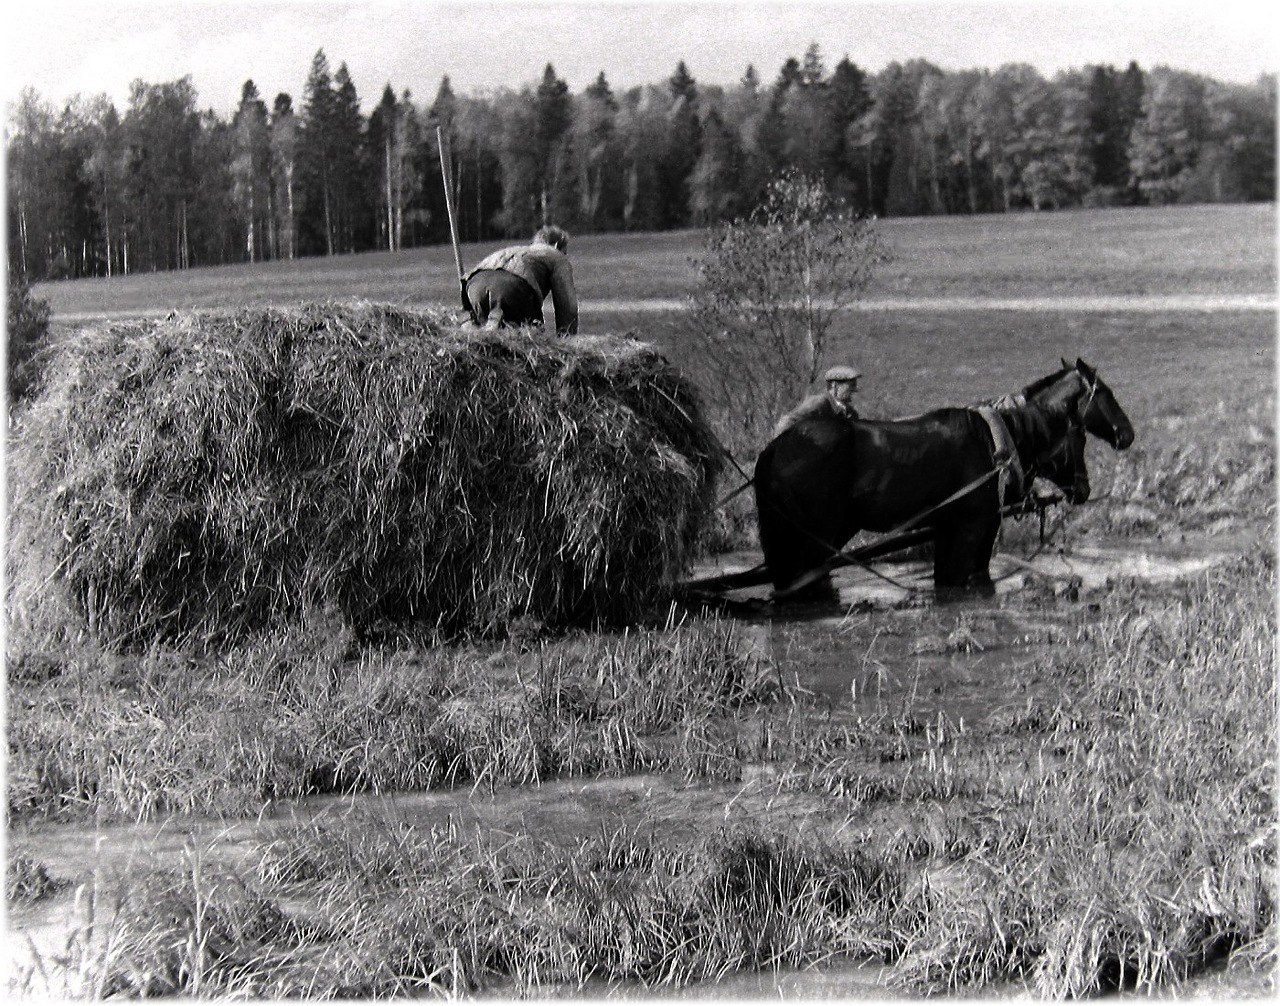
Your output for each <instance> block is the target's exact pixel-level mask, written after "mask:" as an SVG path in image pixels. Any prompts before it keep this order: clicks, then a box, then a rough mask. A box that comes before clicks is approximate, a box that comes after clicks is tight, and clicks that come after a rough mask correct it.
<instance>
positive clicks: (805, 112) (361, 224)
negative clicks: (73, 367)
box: [6, 44, 1276, 281]
mask: <svg viewBox="0 0 1280 1006" xmlns="http://www.w3.org/2000/svg"><path fill="white" fill-rule="evenodd" d="M828 66H829V61H828V60H827V59H826V58H825V56H824V54H823V53H822V51H821V50H820V48H819V47H818V46H817V45H816V44H812V45H810V46H808V47H807V49H806V50H805V51H804V52H803V53H802V54H800V55H799V56H791V57H788V58H786V59H785V60H784V61H783V62H782V64H781V66H780V68H779V69H778V72H777V73H776V75H775V76H773V77H772V79H771V81H770V78H769V77H767V76H765V77H762V75H761V74H760V73H758V72H757V70H756V68H755V67H751V66H748V67H746V68H745V72H744V73H743V75H742V78H741V79H740V80H739V81H737V82H735V83H733V84H730V85H728V86H719V85H715V84H709V83H706V82H704V81H698V80H697V79H695V77H694V74H693V73H692V72H691V71H690V68H689V65H688V64H686V63H685V62H683V61H679V60H677V61H676V65H675V67H674V69H673V70H672V72H671V74H670V75H669V76H667V77H666V78H665V79H662V80H660V81H656V82H654V83H650V84H643V85H640V86H636V87H632V88H629V89H627V90H625V91H615V90H614V89H613V88H612V87H610V85H609V81H608V78H607V76H606V74H605V72H604V71H603V70H602V71H600V72H599V73H598V75H597V76H596V78H595V79H594V80H593V81H592V82H591V83H590V84H588V86H586V87H585V88H584V89H583V90H582V91H581V92H578V93H575V92H574V91H573V90H572V89H571V88H570V86H569V84H568V82H567V81H565V80H563V79H561V78H560V77H559V76H558V75H557V74H556V72H555V68H554V66H552V65H551V64H547V65H546V67H545V69H544V71H543V73H542V75H541V76H540V78H538V79H537V80H535V81H531V82H530V83H529V84H528V85H526V86H524V87H522V88H517V89H511V88H505V89H499V90H496V91H490V92H485V93H481V94H476V95H461V94H457V93H455V92H454V90H453V88H452V86H451V84H450V82H449V77H448V76H447V75H444V76H443V77H442V79H441V81H440V86H439V90H438V91H437V92H436V94H435V96H434V98H433V99H432V100H431V101H430V102H429V103H423V104H422V105H415V104H414V102H413V101H412V100H411V98H410V96H409V95H408V93H407V92H400V95H399V97H397V92H396V90H395V88H393V86H392V83H391V82H390V81H387V82H386V83H385V84H384V85H383V90H382V92H381V100H380V101H378V102H377V103H376V104H372V107H371V108H370V110H369V111H368V113H367V114H366V113H365V112H363V111H362V110H361V101H360V97H361V96H360V95H359V94H358V93H357V89H356V84H355V81H354V80H353V79H352V78H351V75H350V73H349V72H348V71H347V68H346V66H345V65H343V64H341V63H339V64H338V67H337V69H336V70H332V69H331V67H330V63H329V60H328V58H327V56H326V55H325V52H324V51H323V50H320V51H318V52H317V53H316V54H315V57H314V58H313V60H312V62H311V65H310V68H309V71H308V74H307V77H306V80H305V81H304V82H303V83H302V88H301V90H300V92H299V95H298V99H297V101H296V103H295V100H294V97H293V96H291V95H289V94H287V93H282V94H278V95H277V96H276V98H275V100H274V102H273V103H272V105H271V107H270V110H269V111H268V110H267V108H266V105H265V103H264V100H263V98H262V96H260V95H259V94H258V92H257V89H256V88H255V87H254V86H253V83H252V81H246V82H245V84H244V85H243V87H242V89H241V93H240V96H239V104H238V106H237V108H236V110H235V113H234V114H233V116H232V117H231V119H230V121H225V120H223V119H222V118H220V117H219V116H218V115H216V114H214V113H213V112H212V111H209V110H207V109H204V110H201V109H200V108H199V106H198V102H197V95H196V93H195V89H194V87H193V86H192V83H191V80H190V78H186V77H184V78H181V79H179V80H176V81H168V82H161V83H147V82H144V81H141V80H139V81H135V82H134V84H133V86H132V89H131V91H130V95H129V100H128V102H127V104H126V106H125V107H124V108H122V109H117V108H116V107H115V106H114V105H113V104H112V102H111V101H109V100H108V99H107V98H106V97H97V98H93V99H91V100H87V101H86V100H81V99H79V98H77V99H73V100H72V101H70V102H68V103H67V104H66V106H65V107H63V108H62V109H56V108H53V107H52V106H50V105H49V104H48V103H47V102H45V101H43V100H42V99H41V98H40V96H39V95H38V94H36V93H35V92H34V91H32V90H30V89H28V90H27V91H25V92H23V93H22V94H21V95H20V96H19V99H18V101H17V102H16V103H15V104H14V106H13V107H12V108H11V109H10V110H9V116H8V132H7V136H6V142H7V153H8V165H9V178H8V181H9V212H8V220H7V224H8V247H9V254H10V260H11V261H13V262H16V263H17V264H18V267H19V268H20V269H21V270H22V273H23V275H24V276H26V277H28V278H30V279H31V280H33V281H34V280H39V279H50V278H58V277H62V276H69V277H75V276H85V275H117V274H121V273H125V272H136V271H138V270H157V269H172V268H185V267H187V266H190V265H196V264H212V263H220V262H234V261H241V260H253V259H263V258H283V259H289V258H293V257H296V256H298V255H314V254H339V253H343V252H350V251H360V250H365V249H371V248H387V249H396V248H405V247H412V246H414V245H420V244H428V243H437V242H444V241H447V240H448V239H449V231H448V223H447V219H446V214H445V205H444V192H443V188H442V184H441V174H440V165H439V151H438V150H437V148H436V136H435V127H436V126H437V125H439V126H440V127H441V128H442V130H443V131H444V133H445V135H446V137H447V140H448V144H447V148H448V152H449V156H450V157H451V164H450V165H449V167H450V176H451V178H452V179H453V187H454V191H453V196H454V205H455V207H456V209H457V217H458V226H459V230H460V233H461V236H462V238H463V239H464V240H470V241H483V240H490V239H493V238H497V237H500V236H503V235H521V236H523V235H527V234H528V233H529V232H530V231H531V230H532V229H533V228H534V227H536V226H538V225H540V224H541V223H543V222H544V221H549V220H551V219H554V220H556V221H557V222H560V223H563V224H565V225H566V226H568V227H570V228H571V229H573V230H575V231H579V232H581V231H600V230H617V229H624V230H632V231H637V230H654V229H664V228H677V227H688V226H702V225H709V224H715V223H718V222H722V221H725V220H730V219H734V218H736V217H738V216H740V215H742V214H743V213H744V212H745V211H746V210H747V209H748V208H749V207H752V206H755V205H757V204H758V203H759V202H760V201H761V200H762V199H763V198H764V190H765V186H766V184H767V183H768V181H769V180H770V179H772V178H775V177H776V176H777V175H778V174H779V173H780V172H782V171H784V170H786V169H793V170H796V171H800V172H802V173H804V174H805V175H807V176H810V177H813V178H818V179H821V181H822V183H823V185H824V186H825V187H826V189H827V190H828V191H829V192H830V193H831V194H832V195H833V196H836V197H839V198H840V199H842V200H844V201H846V202H847V203H848V204H849V205H850V206H852V207H854V208H856V209H857V210H859V211H861V212H865V213H873V214H877V215H882V216H884V215H903V214H925V213H987V212H1014V211H1020V210H1033V211H1034V210H1052V209H1057V208H1064V207H1073V206H1110V205H1131V204H1141V203H1168V202H1189V201H1234V200H1269V199H1272V198H1274V190H1275V121H1276V87H1275V77H1274V75H1268V76H1264V77H1262V78H1260V79H1259V80H1258V81H1257V82H1256V83H1254V84H1243V85H1242V84H1225V83H1222V82H1219V81H1215V80H1213V79H1211V78H1208V77H1203V76H1200V75H1196V74H1191V73H1187V72H1185V71H1181V70H1176V69H1172V68H1168V67H1157V68H1155V69H1153V70H1151V71H1144V70H1143V69H1142V68H1141V67H1139V66H1138V65H1137V64H1136V63H1129V64H1128V65H1127V66H1126V67H1125V68H1124V69H1117V68H1116V67H1113V66H1110V65H1099V66H1086V67H1083V68H1081V69H1079V70H1067V71H1063V72H1061V73H1058V74H1056V75H1054V76H1053V77H1046V76H1044V75H1043V74H1041V73H1040V72H1039V71H1037V70H1036V69H1035V68H1034V67H1032V66H1028V65H1025V64H1009V65H1005V66H1000V67H996V68H993V69H983V68H977V69H963V70H958V71H946V70H943V69H941V68H939V67H937V66H934V65H932V64H931V63H928V62H927V61H924V60H911V61H908V62H905V63H899V62H894V63H890V64H889V65H888V66H886V67H885V68H884V69H883V70H881V71H879V72H878V73H869V72H867V71H865V70H863V69H862V68H860V67H858V66H857V64H855V63H854V62H852V61H851V60H850V59H849V58H848V57H847V56H845V57H843V58H841V59H840V60H839V61H838V62H836V63H835V65H834V67H833V68H830V69H829V68H828Z"/></svg>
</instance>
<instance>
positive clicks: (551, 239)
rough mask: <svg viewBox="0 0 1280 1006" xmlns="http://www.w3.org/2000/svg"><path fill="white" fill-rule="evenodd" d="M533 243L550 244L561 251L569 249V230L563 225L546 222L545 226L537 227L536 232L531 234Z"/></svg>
mask: <svg viewBox="0 0 1280 1006" xmlns="http://www.w3.org/2000/svg"><path fill="white" fill-rule="evenodd" d="M533 243H534V244H543V245H550V246H551V247H552V248H559V249H560V250H561V251H562V252H567V251H568V250H569V232H568V231H566V230H565V229H564V228H563V227H557V226H556V225H555V224H547V226H546V227H539V228H538V233H537V234H535V235H534V236H533Z"/></svg>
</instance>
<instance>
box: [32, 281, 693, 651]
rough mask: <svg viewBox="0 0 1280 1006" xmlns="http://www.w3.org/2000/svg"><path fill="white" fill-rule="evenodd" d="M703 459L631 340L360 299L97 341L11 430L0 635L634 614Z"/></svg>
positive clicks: (686, 400)
mask: <svg viewBox="0 0 1280 1006" xmlns="http://www.w3.org/2000/svg"><path fill="white" fill-rule="evenodd" d="M718 450H719V449H718V444H717V441H716V439H715V436H714V434H713V433H712V431H711V429H710V427H709V426H708V424H707V422H706V421H705V419H704V417H703V414H702V411H701V406H700V403H699V397H698V395H697V393H696V390H695V389H694V388H693V387H692V386H691V385H690V384H689V383H688V382H687V381H686V380H684V379H683V378H682V377H681V376H680V375H679V374H678V373H677V372H676V371H675V370H674V369H673V368H672V367H670V366H669V365H668V364H667V363H666V362H665V361H664V360H663V358H662V357H661V356H659V355H658V354H657V353H656V352H655V351H653V350H652V349H651V348H649V347H647V346H645V345H644V344H642V343H638V342H635V341H632V340H630V339H626V338H616V337H604V336H601V337H579V338H572V339H555V338H550V337H546V336H542V335H531V334H529V333H528V332H526V331H515V332H511V333H480V332H476V331H475V330H468V329H463V328H459V327H458V326H457V325H456V324H454V323H453V322H451V321H450V320H448V319H447V318H446V317H445V316H444V315H442V314H439V313H433V312H428V311H411V310H405V309H399V308H393V307H387V306H379V305H372V304H366V303H341V304H324V305H311V306H307V307H302V308H297V309H285V310H280V309H244V310H240V311H236V312H229V313H221V314H174V315H170V316H169V317H168V318H167V319H164V320H159V321H135V322H128V323H120V324H112V325H104V326H101V327H95V328H90V329H87V330H86V331H84V332H82V333H80V334H79V335H77V336H76V337H75V338H74V339H73V340H69V344H68V348H67V349H66V350H65V351H64V353H63V356H62V357H61V359H59V360H57V361H55V362H54V363H53V364H52V365H51V367H50V376H49V379H48V382H47V387H46V390H45V393H44V394H43V395H42V396H41V397H40V399H39V400H38V401H36V402H35V403H34V404H33V405H32V407H31V408H30V409H29V410H28V411H26V412H24V413H23V415H22V416H21V418H20V420H19V422H18V425H17V428H16V429H15V430H14V431H13V434H12V436H11V443H10V454H9V478H10V505H11V511H10V521H9V523H10V527H9V535H10V537H9V574H10V586H9V593H10V597H9V602H10V614H11V618H12V619H13V620H14V622H15V623H17V624H18V625H20V626H21V625H25V626H27V627H30V628H32V629H35V628H39V627H40V626H41V625H42V624H43V625H44V626H45V627H49V626H50V625H52V624H53V623H59V620H61V623H59V624H72V623H74V624H76V625H83V626H87V627H88V629H89V630H90V631H91V632H92V633H93V634H94V635H95V636H96V637H98V638H99V639H102V640H106V641H109V642H111V643H113V644H115V645H140V644H145V643H148V642H150V641H154V640H158V639H165V640H171V639H197V640H203V641H206V642H208V641H212V640H215V639H216V640H222V639H228V638H234V637H237V636H240V635H243V634H245V633H247V632H252V631H255V630H258V629H260V628H263V627H265V626H268V625H278V624H281V623H283V622H288V621H290V620H294V619H298V618H302V617H305V616H306V615H307V613H308V612H311V611H314V610H327V611H330V612H332V611H335V610H336V611H338V612H340V613H341V615H342V617H343V618H344V620H345V621H346V622H347V624H349V625H350V626H352V627H354V628H356V629H357V630H360V631H363V630H368V629H371V628H376V627H379V626H390V627H392V628H393V629H407V628H414V627H416V628H418V629H422V628H424V627H425V628H429V629H439V630H442V631H444V632H448V633H454V632H460V631H467V632H482V633H489V632H500V631H502V629H503V627H504V626H505V625H506V624H507V623H508V622H509V621H510V620H512V619H515V618H520V617H531V618H535V619H538V620H541V621H544V622H547V623H551V624H564V623H583V624H596V623H616V622H619V621H623V620H629V619H633V618H636V617H639V616H641V615H643V614H644V613H645V612H646V611H647V610H651V609H652V607H653V606H654V605H655V604H657V603H660V602H662V601H663V599H664V598H665V596H666V595H667V592H668V590H669V588H670V587H671V585H672V583H673V581H674V579H675V578H676V577H677V576H678V575H679V574H680V572H681V571H682V566H683V563H684V560H685V558H686V556H687V552H688V549H689V548H690V547H691V545H692V543H693V541H694V539H695V537H696V536H697V534H698V532H699V531H700V529H701V526H702V523H703V521H704V520H705V519H706V517H707V515H708V513H709V511H710V508H711V503H712V500H713V498H714V488H715V487H714V477H715V473H716V468H717V465H718Z"/></svg>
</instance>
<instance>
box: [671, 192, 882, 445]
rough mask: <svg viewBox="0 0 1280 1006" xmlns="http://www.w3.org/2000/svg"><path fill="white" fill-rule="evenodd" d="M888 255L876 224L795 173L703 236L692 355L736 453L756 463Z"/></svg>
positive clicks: (817, 372)
mask: <svg viewBox="0 0 1280 1006" xmlns="http://www.w3.org/2000/svg"><path fill="white" fill-rule="evenodd" d="M885 257H886V256H885V253H884V251H883V246H882V244H881V242H880V239H879V236H878V234H877V232H876V228H875V222H874V220H873V219H872V218H868V217H864V216H859V215H857V214H855V213H854V212H853V211H852V210H850V209H849V207H848V206H847V205H845V204H844V203H843V202H841V201H840V200H839V199H837V198H836V197H835V196H833V195H832V194H831V193H830V192H829V191H828V190H827V187H826V186H825V185H824V184H823V182H822V181H821V180H820V179H815V178H810V177H807V176H805V175H802V174H800V173H798V172H794V171H789V172H786V173H784V174H782V175H781V176H779V177H778V178H776V179H775V180H774V181H772V182H771V183H770V184H769V185H768V187H767V188H766V191H765V195H764V199H763V201H762V202H761V203H760V205H759V206H758V207H757V208H756V209H755V210H754V211H753V212H751V213H750V214H749V215H748V216H746V217H744V218H739V219H736V220H734V221H732V222H730V223H726V224H720V225H718V226H715V227H712V228H711V229H709V230H708V232H707V236H706V243H705V245H704V248H703V255H702V257H701V258H700V259H699V260H697V261H696V262H695V265H696V266H697V269H698V281H697V286H696V287H695V290H694V293H693V294H692V296H691V298H690V301H689V312H690V316H691V317H690V321H691V329H692V333H693V334H692V343H693V349H694V354H693V357H694V360H695V368H696V369H697V370H698V371H699V374H698V376H699V378H700V380H701V382H702V383H703V386H704V387H705V388H707V390H708V392H709V394H710V396H711V398H712V400H713V401H714V402H715V404H716V406H717V407H718V410H719V411H720V413H721V421H722V424H723V431H724V434H725V440H726V445H727V446H728V447H729V449H730V450H731V451H732V452H733V453H734V454H735V455H737V456H739V457H744V458H745V457H750V456H753V455H754V454H755V453H756V452H757V451H758V450H759V449H760V447H762V446H763V445H764V443H765V441H766V440H767V438H768V432H769V430H770V428H771V427H772V425H773V424H774V422H776V421H777V419H778V417H779V416H780V415H781V414H782V413H783V412H784V411H786V410H787V409H788V408H790V407H791V406H793V405H794V404H795V403H796V402H797V401H799V399H800V398H801V397H802V396H803V395H804V394H805V393H806V392H807V391H808V390H809V388H810V386H811V385H812V384H813V382H814V381H815V380H817V378H818V376H819V375H820V374H821V373H822V371H823V369H824V366H825V364H826V351H827V341H828V337H829V335H830V333H831V326H832V323H833V322H834V321H835V319H836V317H837V316H838V314H839V312H840V311H841V310H842V309H843V308H845V307H847V306H848V305H849V304H850V303H852V302H853V301H855V300H857V298H858V297H859V296H861V294H862V292H863V291H864V290H865V289H866V287H867V284H868V282H869V281H870V279H871V275H872V270H873V269H874V267H875V265H876V264H877V263H878V262H881V261H883V260H884V259H885Z"/></svg>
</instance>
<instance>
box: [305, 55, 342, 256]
mask: <svg viewBox="0 0 1280 1006" xmlns="http://www.w3.org/2000/svg"><path fill="white" fill-rule="evenodd" d="M335 103H336V102H335V97H334V93H333V78H332V76H331V75H330V73H329V61H328V59H326V58H325V54H324V50H323V49H319V50H317V51H316V54H315V56H314V57H313V58H312V60H311V71H310V73H309V74H308V75H307V83H306V88H305V91H304V97H303V106H302V129H301V135H300V137H299V141H300V142H299V145H298V167H299V175H300V176H301V177H300V181H301V186H302V204H303V209H302V216H301V218H300V219H299V227H300V230H301V231H302V235H301V236H303V237H304V238H306V237H312V236H315V237H318V238H319V244H320V247H322V248H323V249H324V252H325V254H326V255H332V254H333V253H334V250H335V247H334V245H335V240H334V239H335V235H336V231H335V219H334V185H335V179H334V174H335V168H334V150H335V140H334V118H335Z"/></svg>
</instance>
